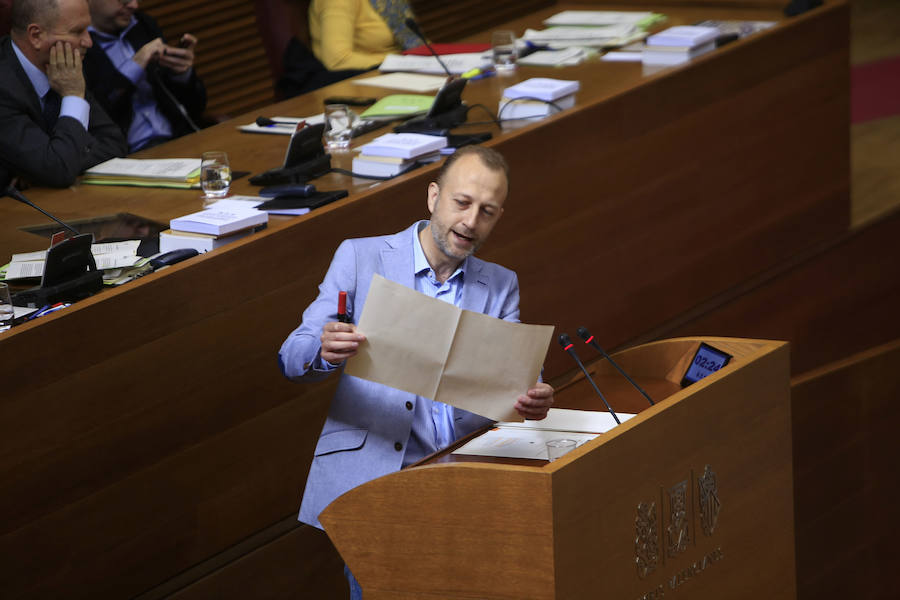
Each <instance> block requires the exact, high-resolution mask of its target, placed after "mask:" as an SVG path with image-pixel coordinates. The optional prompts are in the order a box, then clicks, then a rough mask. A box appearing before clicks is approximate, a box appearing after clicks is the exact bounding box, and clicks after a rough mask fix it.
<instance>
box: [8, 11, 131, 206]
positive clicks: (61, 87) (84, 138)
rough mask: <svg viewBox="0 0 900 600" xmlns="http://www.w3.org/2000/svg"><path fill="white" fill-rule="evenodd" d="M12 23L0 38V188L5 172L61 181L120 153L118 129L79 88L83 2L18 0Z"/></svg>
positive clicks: (85, 21)
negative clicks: (9, 29)
mask: <svg viewBox="0 0 900 600" xmlns="http://www.w3.org/2000/svg"><path fill="white" fill-rule="evenodd" d="M54 5H55V6H54ZM11 21H12V25H11V35H10V36H5V37H3V38H2V39H0V131H2V134H0V179H3V180H4V181H0V186H2V189H5V188H6V186H7V185H8V183H9V179H10V178H11V177H22V178H24V179H26V180H28V181H29V182H31V183H33V184H37V185H48V186H54V187H66V186H68V185H71V184H72V183H73V182H74V181H75V178H76V177H77V176H78V175H79V174H80V173H81V172H82V171H84V170H85V169H87V168H89V167H92V166H94V165H96V164H97V163H100V162H103V161H105V160H107V159H110V158H113V157H115V156H124V155H125V153H126V152H127V150H128V148H127V145H126V143H125V138H124V136H123V135H122V132H121V131H120V130H119V128H118V127H116V125H115V123H113V122H112V121H111V120H110V118H109V117H108V116H107V115H106V113H105V112H104V111H103V109H102V108H100V106H99V105H97V104H95V103H94V102H93V100H92V99H91V97H90V95H89V94H86V93H85V83H84V76H83V74H82V70H81V59H82V55H83V53H84V52H85V50H86V49H87V48H89V47H90V45H91V38H90V36H89V35H88V33H87V27H88V25H89V24H90V15H89V13H88V6H87V2H86V0H57V1H56V2H52V1H51V2H47V1H46V0H45V1H42V2H39V1H35V0H16V1H15V2H14V4H13V9H12V17H11Z"/></svg>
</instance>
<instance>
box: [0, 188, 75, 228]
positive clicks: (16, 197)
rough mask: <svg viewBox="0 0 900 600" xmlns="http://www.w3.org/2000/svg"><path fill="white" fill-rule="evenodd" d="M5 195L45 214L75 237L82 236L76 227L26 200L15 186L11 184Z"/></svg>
mask: <svg viewBox="0 0 900 600" xmlns="http://www.w3.org/2000/svg"><path fill="white" fill-rule="evenodd" d="M5 194H6V195H7V196H9V197H10V198H12V199H13V200H18V201H19V202H21V203H22V204H27V205H28V206H30V207H31V208H33V209H34V210H36V211H38V212H41V213H43V214H44V215H46V216H48V217H50V218H51V219H53V220H54V221H56V222H57V223H59V224H60V225H62V226H63V227H65V228H66V229H68V230H69V231H71V232H72V233H74V234H75V235H80V234H79V233H78V230H76V229H75V228H74V227H72V226H71V225H69V224H68V223H64V222H63V221H61V220H59V219H57V218H56V217H54V216H53V215H51V214H50V213H48V212H47V211H46V210H44V209H43V208H41V207H40V206H38V205H37V204H35V203H34V202H32V201H31V200H29V199H28V198H26V197H25V196H24V195H23V194H22V192H20V191H19V190H17V189H16V186H14V185H13V184H9V186H7V188H6V191H5Z"/></svg>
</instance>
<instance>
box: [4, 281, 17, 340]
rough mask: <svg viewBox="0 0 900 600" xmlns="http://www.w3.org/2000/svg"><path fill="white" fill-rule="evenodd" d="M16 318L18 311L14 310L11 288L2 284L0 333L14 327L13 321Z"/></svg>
mask: <svg viewBox="0 0 900 600" xmlns="http://www.w3.org/2000/svg"><path fill="white" fill-rule="evenodd" d="M15 317H16V311H15V309H13V304H12V300H11V299H10V295H9V286H8V285H7V284H5V283H0V331H6V330H7V329H9V328H10V327H12V324H13V319H15Z"/></svg>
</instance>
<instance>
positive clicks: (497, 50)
mask: <svg viewBox="0 0 900 600" xmlns="http://www.w3.org/2000/svg"><path fill="white" fill-rule="evenodd" d="M491 52H492V55H493V59H494V70H495V71H496V72H497V75H505V74H509V73H512V72H513V71H515V70H516V60H518V58H519V50H518V48H516V34H515V33H513V32H512V31H508V30H506V29H501V30H499V31H495V32H494V33H492V34H491Z"/></svg>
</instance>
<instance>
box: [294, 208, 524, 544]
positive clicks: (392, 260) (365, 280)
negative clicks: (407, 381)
mask: <svg viewBox="0 0 900 600" xmlns="http://www.w3.org/2000/svg"><path fill="white" fill-rule="evenodd" d="M415 226H416V225H413V226H412V227H410V228H408V229H406V230H404V231H401V232H400V233H397V234H394V235H388V236H381V237H372V238H360V239H352V240H345V241H344V242H343V243H341V245H340V247H338V249H337V252H335V255H334V259H333V260H332V262H331V266H330V267H329V268H328V273H327V274H326V275H325V280H324V281H323V282H322V284H321V285H320V286H319V296H318V297H317V298H316V299H315V301H313V303H312V304H310V305H309V307H308V308H307V309H306V311H305V312H304V313H303V322H302V323H301V324H300V326H299V327H298V328H297V329H295V330H294V331H293V332H292V333H291V334H290V335H289V336H288V338H287V340H285V342H284V344H283V345H282V346H281V351H280V352H279V362H280V365H281V370H282V372H283V373H284V375H285V376H286V377H288V378H289V379H292V380H295V381H311V380H315V379H318V378H321V377H323V375H322V374H321V373H320V372H317V371H314V370H312V369H310V368H309V364H310V363H312V362H313V361H314V360H315V359H316V357H317V356H318V353H319V350H320V338H319V336H320V335H321V333H322V326H323V325H324V324H325V323H327V322H329V321H336V320H337V297H338V292H340V291H341V290H344V291H346V292H347V312H348V313H350V314H351V315H352V316H353V320H354V322H357V321H358V317H359V315H361V314H362V307H363V304H365V301H366V295H367V293H368V291H369V284H370V282H371V280H372V275H373V274H374V273H378V274H379V275H381V276H383V277H385V278H386V279H390V280H391V281H395V282H397V283H401V284H403V285H405V286H407V287H410V288H413V289H415V282H414V277H415V275H414V273H413V269H414V267H413V245H412V244H413V237H412V236H413V233H412V231H413V229H414V228H415ZM461 307H462V308H464V309H466V310H471V311H473V312H479V313H484V314H487V315H491V316H494V317H498V318H501V319H505V320H507V321H516V322H517V321H518V320H519V283H518V279H517V278H516V274H515V273H514V272H512V271H510V270H509V269H505V268H503V267H501V266H499V265H495V264H493V263H488V262H485V261H482V260H479V259H477V258H475V257H473V256H470V257H469V258H468V263H467V265H466V273H465V277H464V281H463V290H462V301H461ZM415 402H416V396H415V395H413V394H410V393H408V392H403V391H400V390H397V389H394V388H390V387H387V386H384V385H381V384H378V383H373V382H369V381H364V380H362V379H358V378H356V377H352V376H350V375H345V374H343V373H341V379H340V382H339V384H338V388H337V391H336V392H335V395H334V399H333V400H332V402H331V408H330V410H329V414H328V419H327V420H326V421H325V426H324V428H323V429H322V433H321V434H320V435H319V443H318V445H317V446H316V451H315V457H314V459H313V462H312V467H311V468H310V472H309V477H308V478H307V481H306V490H305V491H304V493H303V502H302V504H301V506H300V520H301V521H303V522H304V523H308V524H310V525H313V526H315V527H318V528H320V529H321V527H322V526H321V524H320V523H319V513H321V512H322V510H323V509H324V508H325V507H326V506H328V505H329V504H330V503H331V501H332V500H334V499H335V498H337V497H338V496H340V495H341V494H343V493H344V492H346V491H348V490H350V489H352V488H354V487H356V486H358V485H361V484H363V483H366V482H367V481H370V480H372V479H375V478H377V477H381V476H382V475H386V474H388V473H393V472H394V471H398V470H400V468H401V466H402V464H403V455H404V452H405V450H406V446H407V444H408V442H409V437H410V431H411V428H412V423H413V414H414V412H415ZM453 418H454V427H455V432H456V435H457V437H462V436H464V435H467V434H469V433H471V432H472V431H475V430H476V429H478V428H480V427H483V426H485V425H488V424H490V423H491V421H490V420H488V419H486V418H484V417H481V416H478V415H475V414H473V413H470V412H467V411H464V410H461V409H456V408H454V409H453Z"/></svg>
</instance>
